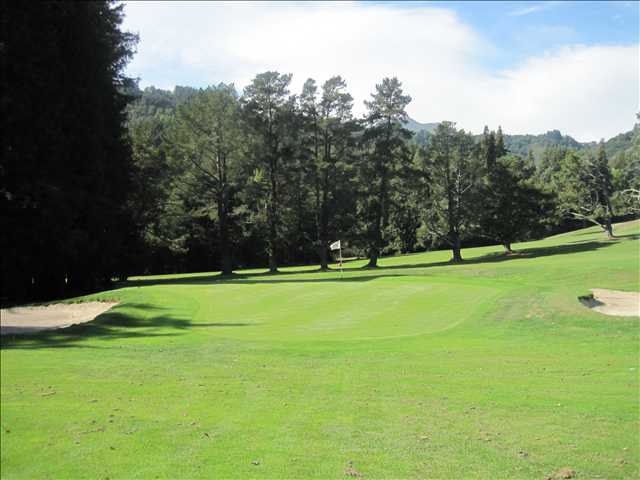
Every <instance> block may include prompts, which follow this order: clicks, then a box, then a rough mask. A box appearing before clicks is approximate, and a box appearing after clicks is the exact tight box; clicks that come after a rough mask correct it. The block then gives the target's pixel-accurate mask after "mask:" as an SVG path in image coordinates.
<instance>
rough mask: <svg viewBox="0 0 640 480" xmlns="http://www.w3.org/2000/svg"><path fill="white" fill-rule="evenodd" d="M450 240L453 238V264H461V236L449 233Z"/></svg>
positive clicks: (456, 233)
mask: <svg viewBox="0 0 640 480" xmlns="http://www.w3.org/2000/svg"><path fill="white" fill-rule="evenodd" d="M449 235H450V238H451V252H452V253H453V258H452V259H451V261H452V262H461V261H462V254H461V253H460V250H461V248H460V234H459V233H458V232H455V231H453V232H450V233H449Z"/></svg>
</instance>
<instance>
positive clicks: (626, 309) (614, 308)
mask: <svg viewBox="0 0 640 480" xmlns="http://www.w3.org/2000/svg"><path fill="white" fill-rule="evenodd" d="M591 293H592V295H589V296H587V297H580V301H581V302H582V303H583V304H584V305H585V306H587V307H589V308H591V309H592V310H595V311H596V312H600V313H604V314H605V315H617V316H621V317H640V292H620V291H617V290H605V289H603V288H592V289H591Z"/></svg>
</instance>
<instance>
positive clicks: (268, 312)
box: [0, 221, 640, 479]
mask: <svg viewBox="0 0 640 480" xmlns="http://www.w3.org/2000/svg"><path fill="white" fill-rule="evenodd" d="M617 233H618V234H619V235H620V238H619V239H617V240H614V241H607V240H606V239H605V238H604V235H603V234H602V233H601V232H599V231H597V229H595V228H591V229H586V230H581V231H578V232H573V233H569V234H563V235H558V236H555V237H551V238H548V239H546V240H543V241H539V242H530V243H527V244H520V245H516V246H515V248H516V249H518V250H519V251H520V252H521V254H520V255H517V256H510V257H506V256H504V255H502V254H500V248H499V247H487V248H476V249H467V250H464V251H463V255H464V257H465V258H466V261H465V263H463V264H461V265H451V264H449V263H447V260H448V259H449V257H450V254H449V252H431V253H424V254H415V255H405V256H398V257H393V258H385V259H382V261H381V262H380V263H381V266H382V267H381V268H379V269H377V270H362V269H361V268H360V267H361V266H362V265H364V263H365V262H364V261H360V262H351V263H348V264H347V265H346V268H345V270H344V272H343V273H342V274H341V273H340V272H338V271H333V272H329V273H319V272H315V271H314V269H313V268H312V267H309V268H291V269H284V270H283V273H281V274H279V275H267V274H264V272H263V271H261V270H251V271H243V272H240V273H239V274H238V275H236V276H235V277H234V278H232V279H230V280H221V279H220V278H219V277H218V275H217V274H214V273H212V274H193V275H175V276H166V275H165V276H157V277H139V278H135V279H132V280H131V281H130V282H128V283H127V284H126V285H124V286H123V287H122V288H119V289H117V290H112V291H109V292H103V293H101V294H97V295H92V296H88V297H85V298H87V299H96V298H98V299H100V298H102V299H113V298H116V299H119V300H120V302H121V303H120V304H119V305H118V306H116V307H115V308H114V309H113V310H112V311H111V312H108V313H106V314H104V315H101V316H100V317H98V319H96V320H95V321H94V322H92V323H90V324H87V325H84V326H77V327H73V328H71V329H68V330H65V331H60V332H57V333H43V334H40V335H36V336H30V337H13V338H12V337H5V338H3V340H2V352H1V355H2V358H1V360H2V364H1V372H2V398H1V400H2V411H1V420H0V421H1V427H2V430H1V471H2V478H7V479H10V478H56V479H57V478H111V479H113V478H230V477H235V478H247V477H262V478H303V477H305V478H307V477H315V478H344V477H345V476H346V475H347V474H355V472H358V473H360V474H362V475H363V476H364V478H382V477H386V478H391V477H393V478H406V477H413V478H426V477H430V478H545V477H546V476H548V475H551V474H553V473H554V472H556V471H557V470H558V469H560V468H562V467H570V468H572V469H574V470H575V471H576V472H577V476H578V478H638V477H639V476H640V459H639V457H640V444H639V438H640V420H639V419H640V410H639V405H640V390H639V376H638V375H639V373H638V367H639V364H638V363H639V361H638V359H639V333H640V328H639V322H638V319H637V318H627V317H609V316H605V315H602V314H599V313H596V312H592V311H590V310H588V309H586V308H585V307H583V306H582V305H581V304H580V303H579V302H578V300H577V297H578V296H580V295H584V294H587V293H588V291H589V289H590V288H595V287H597V288H610V289H618V290H634V291H638V290H640V279H639V244H640V242H639V240H638V237H639V233H640V224H639V223H638V222H637V221H636V222H628V223H625V224H623V225H620V226H618V228H617Z"/></svg>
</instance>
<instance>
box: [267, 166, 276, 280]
mask: <svg viewBox="0 0 640 480" xmlns="http://www.w3.org/2000/svg"><path fill="white" fill-rule="evenodd" d="M276 174H277V173H276V161H274V160H272V163H271V168H270V176H271V192H270V198H269V211H268V223H269V242H268V243H269V245H268V248H269V273H278V261H277V259H276V244H277V242H278V230H277V226H276V221H277V215H278V212H277V182H276Z"/></svg>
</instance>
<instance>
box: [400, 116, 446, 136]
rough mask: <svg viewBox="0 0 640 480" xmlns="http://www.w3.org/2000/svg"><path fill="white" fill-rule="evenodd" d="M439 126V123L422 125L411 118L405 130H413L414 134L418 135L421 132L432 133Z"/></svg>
mask: <svg viewBox="0 0 640 480" xmlns="http://www.w3.org/2000/svg"><path fill="white" fill-rule="evenodd" d="M437 126H438V122H436V123H420V122H417V121H415V120H414V119H413V118H411V117H409V121H408V122H407V123H406V124H405V125H404V128H406V129H407V130H411V131H412V132H413V133H418V132H421V131H423V130H424V131H425V132H427V133H428V132H432V131H433V130H435V129H436V128H437Z"/></svg>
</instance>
